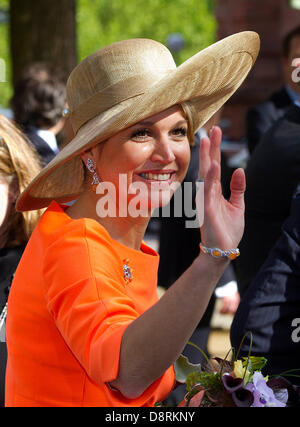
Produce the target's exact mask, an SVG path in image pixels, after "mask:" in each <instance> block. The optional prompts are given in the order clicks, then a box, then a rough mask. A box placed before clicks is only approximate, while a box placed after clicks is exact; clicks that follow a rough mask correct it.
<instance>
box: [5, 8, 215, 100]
mask: <svg viewBox="0 0 300 427" xmlns="http://www.w3.org/2000/svg"><path fill="white" fill-rule="evenodd" d="M20 1H24V0H20ZM0 8H4V9H7V10H8V9H9V0H0ZM213 9H214V6H213V0H77V17H76V19H77V38H78V40H77V42H78V58H79V60H82V59H83V58H84V57H86V56H87V55H89V54H90V53H92V52H94V51H95V50H97V49H100V48H101V47H103V46H106V45H108V44H110V43H113V42H115V41H118V40H122V39H123V40H124V39H128V38H134V37H142V38H144V37H145V38H152V39H155V40H157V41H160V42H162V43H164V44H165V43H166V40H167V37H168V36H169V35H170V34H172V33H180V34H181V35H182V36H183V37H184V40H185V46H184V48H183V49H182V50H181V51H180V52H178V53H176V54H174V59H175V61H176V62H177V64H180V63H181V62H183V61H184V60H186V59H187V58H189V57H190V56H192V55H193V54H195V53H197V52H198V51H199V50H201V49H203V48H204V47H206V46H208V45H209V44H211V43H213V42H214V41H215V31H216V21H215V17H214V10H213ZM8 29H9V25H8V24H0V58H3V59H4V60H5V63H6V76H7V77H6V80H7V82H6V83H0V105H2V106H7V104H8V100H9V98H10V96H11V94H12V88H11V71H10V68H11V64H10V55H9V35H8Z"/></svg>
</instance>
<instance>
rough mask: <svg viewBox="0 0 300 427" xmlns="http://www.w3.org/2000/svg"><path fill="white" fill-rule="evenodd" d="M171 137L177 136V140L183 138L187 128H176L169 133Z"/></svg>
mask: <svg viewBox="0 0 300 427" xmlns="http://www.w3.org/2000/svg"><path fill="white" fill-rule="evenodd" d="M171 133H172V135H174V136H177V137H179V138H184V137H186V135H187V128H185V127H178V128H175V129H173V130H172V131H171Z"/></svg>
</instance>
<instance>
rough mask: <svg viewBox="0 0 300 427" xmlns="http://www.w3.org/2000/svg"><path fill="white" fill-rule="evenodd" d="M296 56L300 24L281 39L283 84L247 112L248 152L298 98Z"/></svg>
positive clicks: (298, 47)
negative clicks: (295, 72) (295, 71)
mask: <svg viewBox="0 0 300 427" xmlns="http://www.w3.org/2000/svg"><path fill="white" fill-rule="evenodd" d="M296 58H300V26H299V27H297V28H295V29H293V30H292V31H290V32H289V33H288V34H287V35H286V36H285V38H284V39H283V43H282V57H281V63H282V69H283V77H284V82H285V84H284V86H283V87H282V88H281V89H279V90H278V91H276V92H274V93H272V94H271V96H270V98H269V99H268V100H267V101H265V102H262V103H260V104H258V105H257V106H255V107H253V108H251V109H250V110H249V111H248V113H247V117H246V138H247V144H248V149H249V152H250V154H252V153H253V151H254V149H255V147H256V146H257V144H258V143H259V141H260V140H261V138H262V136H263V135H264V134H265V133H266V131H267V130H268V129H269V128H270V127H271V126H272V125H273V123H275V122H276V121H277V120H278V119H279V118H280V117H282V116H283V115H284V114H285V112H286V111H287V109H288V108H289V107H290V106H291V105H292V103H293V102H294V101H296V100H297V99H298V98H299V95H300V86H299V84H298V82H297V81H295V78H294V77H295V76H294V73H293V71H294V70H295V67H296V66H297V64H296V62H295V59H296ZM292 64H293V65H292ZM296 80H298V79H296Z"/></svg>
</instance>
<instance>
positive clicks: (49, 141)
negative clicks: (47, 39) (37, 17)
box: [11, 63, 66, 166]
mask: <svg viewBox="0 0 300 427" xmlns="http://www.w3.org/2000/svg"><path fill="white" fill-rule="evenodd" d="M65 106H66V89H65V79H64V77H63V75H62V74H61V72H60V70H59V69H57V68H56V67H54V66H53V65H52V64H47V63H34V64H31V65H29V66H28V67H27V68H25V69H24V71H23V73H22V75H21V77H20V79H19V80H18V82H17V83H16V86H15V91H14V95H13V97H12V99H11V108H12V110H13V115H14V120H15V121H16V123H17V124H18V125H19V126H20V127H21V129H22V130H23V131H24V132H25V133H26V135H27V137H28V138H29V139H30V141H31V142H32V143H33V145H34V146H35V148H36V150H37V152H38V154H39V156H40V158H41V160H42V165H43V166H45V165H46V164H47V163H49V162H50V161H51V160H52V159H53V158H54V157H55V155H56V154H57V153H58V151H59V145H58V142H57V139H56V136H57V135H58V134H59V132H60V131H61V130H62V129H63V127H64V122H65V120H64V117H63V112H64V109H65Z"/></svg>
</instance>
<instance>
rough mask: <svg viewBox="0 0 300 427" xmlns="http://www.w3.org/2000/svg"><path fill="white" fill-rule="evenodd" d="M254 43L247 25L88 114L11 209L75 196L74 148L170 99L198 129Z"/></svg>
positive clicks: (232, 87)
mask: <svg viewBox="0 0 300 427" xmlns="http://www.w3.org/2000/svg"><path fill="white" fill-rule="evenodd" d="M259 46H260V41H259V36H258V34H257V33H255V32H252V31H245V32H241V33H237V34H234V35H232V36H229V37H226V38H225V39H223V40H220V41H218V42H216V43H214V44H213V45H211V46H209V47H208V48H206V49H204V50H202V51H200V52H199V53H197V54H196V55H194V56H192V57H191V58H190V59H188V60H187V61H185V62H184V63H183V64H181V65H180V66H179V67H177V68H176V69H175V70H174V71H173V72H171V73H170V74H168V75H167V76H166V77H164V78H162V79H161V80H160V81H159V82H158V83H156V84H155V85H154V86H152V87H150V88H149V89H147V90H146V91H145V92H144V93H143V94H140V95H138V96H135V97H133V98H130V99H127V100H126V101H123V102H121V103H119V104H118V105H115V106H113V107H111V108H110V109H109V110H107V111H105V112H104V113H102V114H99V115H98V116H96V117H94V118H93V119H91V120H89V121H88V122H87V123H85V124H84V125H83V126H82V127H81V128H80V129H79V130H78V132H77V134H76V136H75V137H74V138H73V139H72V140H71V141H70V142H69V143H68V144H67V145H66V146H65V147H64V148H63V149H62V150H61V151H60V152H59V153H58V155H57V156H56V157H55V158H54V159H53V160H52V161H51V162H50V163H49V164H48V165H47V166H46V167H45V168H44V169H43V170H42V171H41V172H40V173H39V175H37V177H36V178H35V179H34V180H33V181H32V182H31V183H30V184H29V186H28V187H27V188H26V189H25V190H24V191H23V193H22V194H21V195H20V196H19V198H18V200H17V203H16V209H17V210H18V211H26V210H34V209H40V208H44V207H46V206H48V205H49V204H50V203H51V201H52V200H56V201H57V202H59V203H64V202H67V201H70V200H74V199H76V198H77V197H78V196H79V194H80V193H81V192H82V190H83V187H82V186H83V176H84V173H83V166H82V161H81V158H80V157H79V154H80V153H82V152H83V151H85V150H87V149H89V148H91V147H93V146H94V145H96V144H98V143H99V142H101V141H104V140H106V139H107V138H109V137H111V136H112V135H114V134H116V133H118V132H119V131H120V130H122V129H125V128H126V127H129V126H132V125H134V124H135V123H138V122H139V121H141V120H143V119H145V118H146V117H150V116H151V115H154V114H157V113H159V112H161V111H164V110H166V109H167V108H169V107H171V106H173V105H177V104H181V103H183V102H186V103H188V106H189V109H190V111H191V113H192V114H191V115H192V118H193V125H194V129H195V130H197V129H199V128H200V127H201V126H202V125H204V124H205V123H206V122H207V121H208V120H209V118H210V117H211V116H212V115H213V114H214V113H215V112H216V111H218V110H219V109H220V108H221V107H222V105H223V104H224V103H225V102H226V101H227V100H228V99H229V98H230V96H232V95H233V93H234V92H235V91H236V90H237V89H238V88H239V87H240V85H241V84H242V82H243V81H244V80H245V78H246V76H247V75H248V73H249V71H250V70H251V68H252V66H253V64H254V62H255V60H256V58H257V55H258V52H259Z"/></svg>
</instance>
